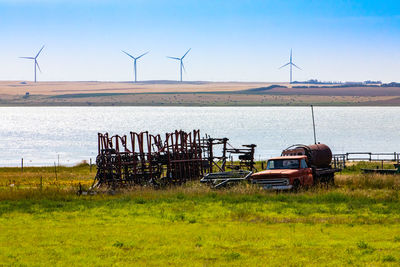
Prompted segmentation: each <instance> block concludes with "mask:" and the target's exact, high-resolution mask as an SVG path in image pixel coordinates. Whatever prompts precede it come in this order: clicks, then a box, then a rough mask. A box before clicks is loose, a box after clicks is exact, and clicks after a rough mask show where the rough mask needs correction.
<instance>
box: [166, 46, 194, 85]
mask: <svg viewBox="0 0 400 267" xmlns="http://www.w3.org/2000/svg"><path fill="white" fill-rule="evenodd" d="M191 49H192V48H189V50H188V51H186V53H185V54H184V55H183V57H181V58H179V57H167V58H171V59H175V60H179V61H180V66H179V68H180V73H181V82H182V69H184V70H185V66H184V65H183V61H182V60H183V59H184V58H185V56H186V55H187V54H188V53H189V51H190V50H191ZM185 71H186V70H185Z"/></svg>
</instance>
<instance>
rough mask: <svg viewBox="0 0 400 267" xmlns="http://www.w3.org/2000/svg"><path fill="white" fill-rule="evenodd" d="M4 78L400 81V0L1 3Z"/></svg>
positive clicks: (1, 74) (16, 0)
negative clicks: (181, 61)
mask: <svg viewBox="0 0 400 267" xmlns="http://www.w3.org/2000/svg"><path fill="white" fill-rule="evenodd" d="M0 34H1V36H2V38H1V42H0V59H1V62H2V63H1V65H0V80H31V79H32V75H33V71H32V70H33V64H32V62H29V61H27V60H23V59H19V58H18V57H19V56H33V55H34V54H36V52H37V51H38V50H39V49H40V47H41V46H42V44H45V45H46V47H45V49H44V50H43V54H42V55H41V56H40V57H39V64H40V67H41V68H42V71H43V73H41V74H38V80H45V81H53V80H67V81H68V80H73V81H75V80H100V81H127V80H131V79H133V70H132V68H133V62H132V61H131V60H130V59H129V58H128V57H127V56H126V55H124V54H123V53H122V52H121V50H126V51H128V52H130V53H132V54H134V55H139V54H141V53H143V52H146V51H150V53H149V54H148V55H146V56H145V57H143V58H142V59H141V60H140V61H138V79H139V80H154V79H155V80H175V79H178V62H175V61H173V60H169V59H167V58H166V56H175V57H179V56H182V55H183V54H184V53H185V51H186V50H187V49H188V48H192V51H191V52H190V53H189V54H188V56H187V58H186V61H185V66H186V69H187V73H186V74H184V79H185V80H209V81H267V82H268V81H271V82H273V81H287V80H288V78H289V72H288V69H281V70H279V69H278V68H279V67H280V66H281V65H283V64H285V63H286V62H287V61H288V60H289V52H290V49H291V48H293V57H294V63H296V64H297V65H298V66H300V67H302V69H303V70H301V71H300V70H299V71H295V72H294V79H295V80H306V79H310V78H316V79H319V80H324V81H361V80H367V79H371V80H382V81H385V82H388V81H399V80H400V79H399V77H398V72H399V71H398V70H399V69H400V2H399V1H368V0H367V1H351V0H349V1H341V0H336V1H331V0H325V1H300V0H293V1H285V0H281V1H268V0H264V1H258V0H255V1H224V0H220V1H218V0H214V1H190V0H189V1H176V0H170V1H151V0H148V1H145V0H133V1H122V0H114V1H107V0H102V1H94V0H86V1H85V0H82V1H78V0H70V1H63V0H53V1H50V0H47V1H45V0H42V1H40V0H36V1H25V0H14V1H7V0H0Z"/></svg>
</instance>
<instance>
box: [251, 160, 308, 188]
mask: <svg viewBox="0 0 400 267" xmlns="http://www.w3.org/2000/svg"><path fill="white" fill-rule="evenodd" d="M250 179H251V182H252V183H254V184H258V185H260V186H262V187H263V188H264V189H277V190H288V189H298V188H299V187H300V186H311V185H313V183H314V179H313V169H312V168H311V167H309V166H308V164H307V156H305V155H299V156H281V157H275V158H271V159H269V160H268V161H267V168H266V170H263V171H261V172H257V173H254V174H253V175H252V176H251V178H250Z"/></svg>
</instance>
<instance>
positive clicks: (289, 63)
mask: <svg viewBox="0 0 400 267" xmlns="http://www.w3.org/2000/svg"><path fill="white" fill-rule="evenodd" d="M289 64H290V62H289V63H286V64H285V65H283V66H282V67H280V68H279V69H282V68H283V67H286V66H287V65H289Z"/></svg>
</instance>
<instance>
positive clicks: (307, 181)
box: [300, 159, 313, 185]
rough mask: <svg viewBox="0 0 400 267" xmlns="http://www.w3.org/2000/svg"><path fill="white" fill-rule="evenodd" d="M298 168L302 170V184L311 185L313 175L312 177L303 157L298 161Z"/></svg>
mask: <svg viewBox="0 0 400 267" xmlns="http://www.w3.org/2000/svg"><path fill="white" fill-rule="evenodd" d="M300 168H301V170H302V176H303V177H302V178H303V184H304V185H312V184H313V177H312V169H311V168H308V166H307V162H306V160H305V159H302V160H301V161H300Z"/></svg>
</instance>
